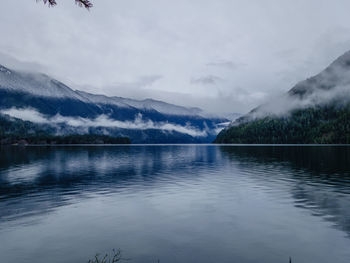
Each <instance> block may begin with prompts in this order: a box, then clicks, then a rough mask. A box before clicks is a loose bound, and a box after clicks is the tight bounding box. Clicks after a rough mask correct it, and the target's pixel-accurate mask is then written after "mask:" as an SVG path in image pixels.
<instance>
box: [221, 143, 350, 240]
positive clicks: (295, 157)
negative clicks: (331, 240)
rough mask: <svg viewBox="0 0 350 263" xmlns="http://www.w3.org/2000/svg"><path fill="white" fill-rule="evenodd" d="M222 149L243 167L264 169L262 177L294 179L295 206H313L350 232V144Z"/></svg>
mask: <svg viewBox="0 0 350 263" xmlns="http://www.w3.org/2000/svg"><path fill="white" fill-rule="evenodd" d="M220 149H221V151H222V152H223V153H225V154H226V155H227V156H228V157H229V158H230V159H231V160H232V161H235V162H237V163H238V165H239V166H241V167H242V169H247V167H249V169H250V170H252V171H256V170H260V169H261V170H264V171H265V173H263V174H265V178H259V180H266V181H273V180H286V181H289V182H292V184H291V187H290V190H287V191H290V192H291V194H292V197H293V198H294V199H295V206H297V207H301V208H305V209H309V210H311V211H312V213H313V215H316V216H322V217H324V218H325V219H326V220H327V221H331V222H333V223H334V224H335V225H336V226H337V227H338V228H340V229H342V230H343V231H345V232H347V234H348V235H350V195H349V194H350V147H345V146H344V147H342V146H338V147H319V146H315V147H311V146H310V147H309V146H306V147H303V146H290V147H279V146H276V147H268V146H266V147H259V146H257V147H253V146H252V147H243V146H242V147H225V146H222V147H220ZM272 170H273V171H272ZM276 171H279V173H276ZM261 174H262V173H259V175H261ZM256 176H257V177H258V175H256ZM267 176H268V177H267Z"/></svg>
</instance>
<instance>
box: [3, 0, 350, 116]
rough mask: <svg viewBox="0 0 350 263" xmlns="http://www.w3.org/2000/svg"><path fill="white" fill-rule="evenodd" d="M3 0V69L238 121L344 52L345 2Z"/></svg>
mask: <svg viewBox="0 0 350 263" xmlns="http://www.w3.org/2000/svg"><path fill="white" fill-rule="evenodd" d="M57 2H58V5H57V6H56V7H54V8H48V6H44V4H43V3H42V2H38V3H36V1H35V0H17V1H14V0H1V4H0V7H1V8H0V64H4V65H5V66H10V67H17V68H20V69H31V70H36V71H41V72H44V73H47V74H49V75H52V76H54V77H55V78H57V79H59V80H61V81H63V82H65V83H66V84H68V85H70V86H71V87H72V88H74V89H80V90H84V91H88V92H94V93H101V94H106V95H114V96H124V97H132V98H137V99H144V98H149V97H152V98H154V99H160V100H164V101H167V102H170V103H175V104H180V105H185V106H196V107H201V108H203V109H205V110H207V111H209V112H216V113H220V112H241V113H244V112H246V111H248V110H250V109H251V108H252V107H255V106H257V105H258V104H260V103H262V102H263V101H264V100H267V99H268V98H269V97H270V96H274V95H276V94H279V93H283V92H285V91H286V90H288V89H290V88H291V87H292V86H293V85H294V84H295V83H296V82H298V81H300V80H303V79H305V78H307V77H309V76H311V75H313V74H316V73H318V72H319V71H320V70H322V69H323V68H324V67H326V66H327V65H328V64H329V63H330V62H332V61H333V60H334V59H335V58H337V57H338V56H340V55H341V54H342V53H344V52H345V51H347V50H350V15H349V10H350V1H349V0H327V1H326V0H324V1H322V0H307V1H305V0H293V1H291V0H264V1H262V0H176V1H171V0H93V3H94V7H93V8H92V9H91V11H90V12H89V11H86V10H85V9H83V8H79V7H77V6H76V5H75V4H74V0H57Z"/></svg>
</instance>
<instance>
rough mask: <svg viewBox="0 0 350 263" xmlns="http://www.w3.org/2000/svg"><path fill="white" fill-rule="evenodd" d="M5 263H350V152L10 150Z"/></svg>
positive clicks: (5, 175) (1, 162)
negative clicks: (108, 256)
mask: <svg viewBox="0 0 350 263" xmlns="http://www.w3.org/2000/svg"><path fill="white" fill-rule="evenodd" d="M0 154H1V155H0V156H1V159H0V256H1V258H0V262H14V263H25V262H30V263H34V262H35V263H56V262H57V263H58V262H60V263H72V262H74V263H78V262H87V261H88V259H90V258H92V257H93V256H94V255H95V254H96V253H105V252H110V251H111V250H112V249H113V248H116V249H118V248H120V249H121V250H122V253H123V256H124V257H125V258H129V259H130V261H127V262H137V263H138V262H155V263H156V262H158V260H160V262H170V263H173V262H205V263H206V262H238V263H245V262H259V263H262V262H266V263H267V262H268V263H283V262H286V263H288V261H289V257H292V260H293V263H294V262H297V263H301V262H307V263H310V262H317V263H321V262H325V263H329V262H332V263H336V262H339V263H341V262H344V263H349V262H350V147H346V146H322V147H321V146H217V145H159V146H110V147H109V146H75V147H68V146H67V147H3V148H0Z"/></svg>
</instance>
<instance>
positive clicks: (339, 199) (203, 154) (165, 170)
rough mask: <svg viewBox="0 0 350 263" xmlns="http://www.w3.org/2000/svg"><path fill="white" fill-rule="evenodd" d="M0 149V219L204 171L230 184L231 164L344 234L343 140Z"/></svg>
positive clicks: (347, 207)
mask: <svg viewBox="0 0 350 263" xmlns="http://www.w3.org/2000/svg"><path fill="white" fill-rule="evenodd" d="M0 154H1V158H0V200H1V201H0V211H1V213H0V222H1V221H9V220H10V221H12V220H17V219H19V218H26V217H28V216H33V215H39V214H45V213H48V212H50V211H52V210H54V209H55V208H57V207H59V206H63V205H67V204H70V203H73V202H77V201H79V199H81V198H89V197H90V196H92V195H94V194H100V195H101V194H111V193H123V194H126V195H127V194H132V193H134V192H135V191H136V192H141V191H145V193H146V194H147V193H149V192H147V191H152V190H154V191H161V189H162V188H164V187H171V185H173V184H177V185H182V184H183V185H195V184H197V183H198V182H200V181H201V180H202V179H203V177H204V176H207V177H208V175H209V178H210V180H209V182H212V183H213V184H215V180H223V178H224V177H225V180H227V186H228V189H226V190H228V191H229V189H230V184H237V183H238V182H237V177H234V176H231V174H230V171H233V170H234V171H235V172H238V173H240V174H242V175H243V176H244V177H245V178H247V179H249V180H250V181H251V182H252V184H254V185H263V186H266V187H267V188H268V189H273V191H271V193H272V192H277V191H279V193H278V194H277V195H276V196H275V197H274V198H276V199H278V198H283V197H281V195H280V193H281V192H283V194H284V195H287V196H288V198H289V196H290V194H289V193H291V197H292V198H293V200H294V204H295V206H296V207H300V208H304V209H307V210H308V211H311V212H312V214H313V215H315V216H322V217H323V218H325V219H326V220H327V221H330V222H332V223H333V224H334V225H335V226H336V227H337V228H338V229H342V230H343V231H345V232H346V233H348V234H349V235H350V148H349V147H254V146H250V147H243V146H242V147H227V146H220V147H216V146H155V147H154V146H142V147H135V146H124V147H57V148H50V147H48V148H45V147H29V148H11V147H10V148H1V149H0ZM232 169H233V170H232ZM219 177H221V178H219ZM244 177H240V178H241V179H242V178H244ZM261 189H263V188H260V190H261ZM222 191H225V190H222ZM262 191H264V190H262Z"/></svg>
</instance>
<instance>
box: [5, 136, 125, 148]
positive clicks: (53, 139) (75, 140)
mask: <svg viewBox="0 0 350 263" xmlns="http://www.w3.org/2000/svg"><path fill="white" fill-rule="evenodd" d="M130 143H131V142H130V139H129V138H126V137H111V136H106V135H97V134H83V135H80V134H74V135H67V136H53V135H32V136H29V137H23V136H14V135H11V136H5V137H2V136H1V137H0V144H1V145H27V144H36V145H56V144H130Z"/></svg>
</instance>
